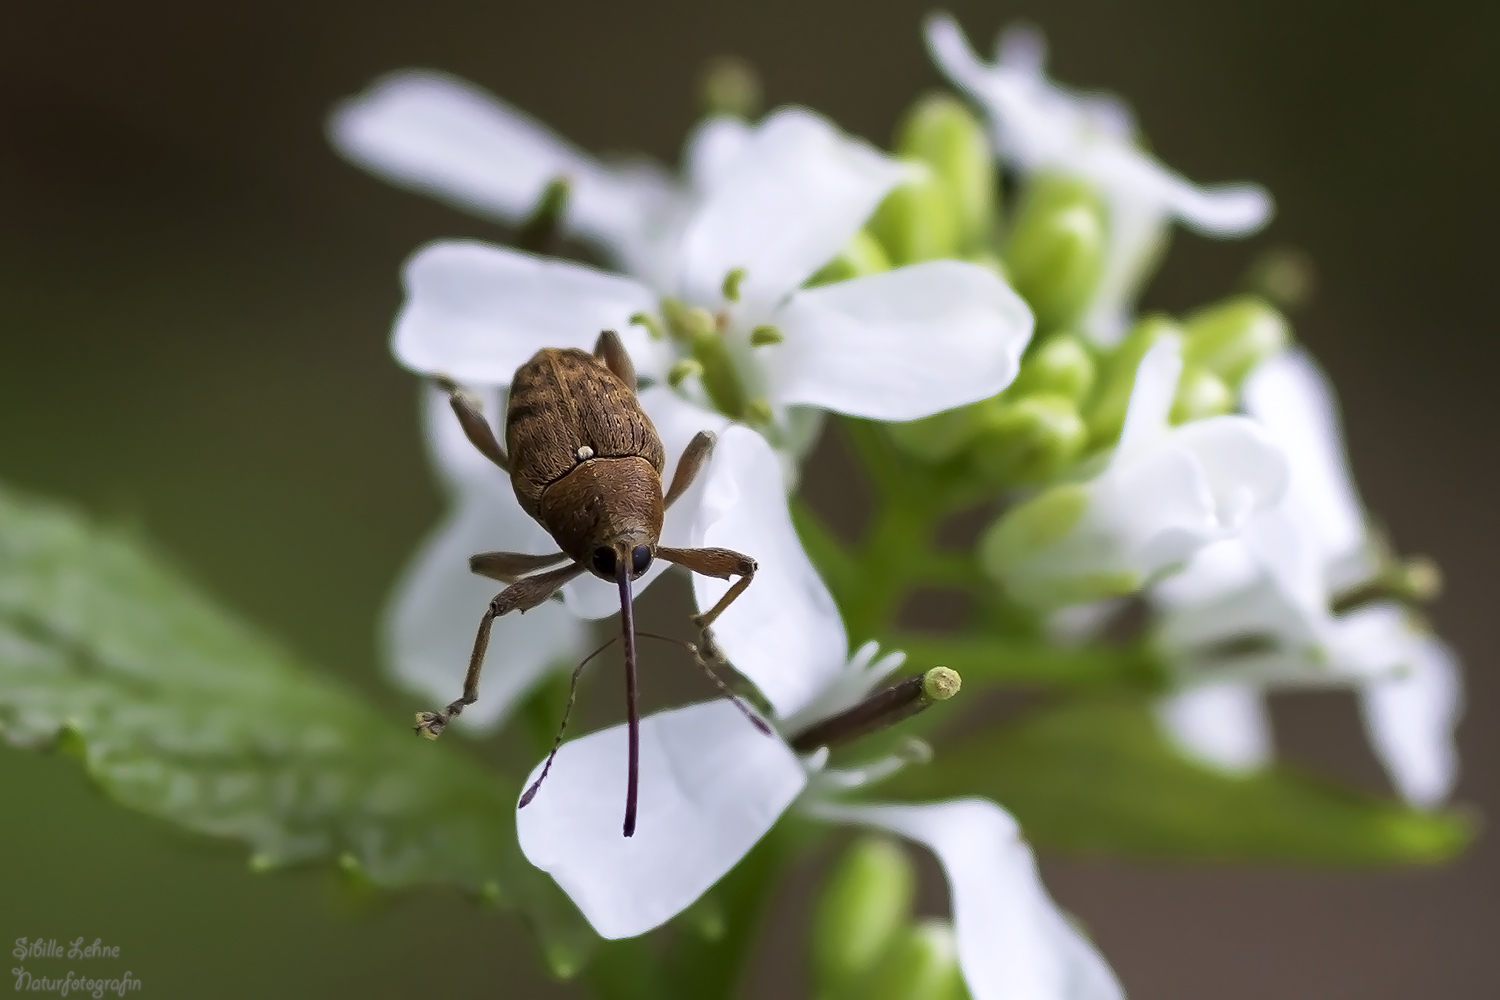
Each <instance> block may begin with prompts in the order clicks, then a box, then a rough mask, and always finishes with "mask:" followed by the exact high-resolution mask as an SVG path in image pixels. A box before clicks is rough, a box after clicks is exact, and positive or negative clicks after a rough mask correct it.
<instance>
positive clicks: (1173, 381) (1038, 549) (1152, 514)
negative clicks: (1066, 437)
mask: <svg viewBox="0 0 1500 1000" xmlns="http://www.w3.org/2000/svg"><path fill="white" fill-rule="evenodd" d="M1181 371H1182V360H1181V356H1180V343H1179V339H1178V338H1177V337H1176V336H1166V337H1163V338H1162V339H1161V340H1159V341H1158V342H1157V343H1156V344H1155V345H1153V346H1152V348H1151V349H1150V350H1149V351H1147V352H1146V354H1145V356H1144V357H1143V358H1142V359H1141V362H1140V365H1139V366H1138V367H1137V369H1136V375H1135V384H1134V386H1133V387H1132V388H1131V393H1130V404H1129V407H1128V409H1127V411H1126V416H1125V425H1124V428H1123V429H1122V431H1121V432H1120V441H1119V444H1118V446H1117V447H1116V448H1115V450H1114V453H1113V454H1112V455H1110V456H1109V458H1108V460H1107V462H1106V463H1105V464H1104V466H1103V468H1102V469H1101V470H1099V471H1098V472H1097V474H1095V475H1094V476H1092V478H1089V479H1087V480H1084V481H1082V482H1078V483H1069V484H1065V485H1062V486H1056V487H1053V488H1051V489H1049V490H1047V491H1045V492H1044V493H1042V494H1041V495H1040V496H1037V497H1034V498H1032V499H1031V500H1028V501H1026V502H1024V503H1022V504H1020V505H1018V506H1017V507H1015V508H1013V509H1012V510H1011V511H1009V512H1007V514H1006V515H1005V516H1004V517H1002V518H1001V519H1000V520H999V521H998V522H996V524H995V526H994V527H993V528H992V529H991V530H990V531H989V532H988V533H987V534H986V536H985V537H984V539H983V540H982V542H981V546H982V550H981V557H982V559H983V561H984V565H985V568H986V569H987V570H988V571H989V572H990V573H991V574H992V575H994V576H995V577H996V578H998V579H999V580H1000V581H1001V582H1002V583H1003V584H1004V585H1005V587H1006V588H1007V589H1008V590H1009V591H1010V592H1011V593H1012V594H1013V595H1014V596H1015V597H1016V598H1017V599H1019V600H1022V601H1024V602H1027V603H1030V604H1033V605H1037V606H1040V607H1048V608H1050V607H1057V606H1061V605H1066V604H1077V603H1082V602H1084V601H1093V600H1098V599H1100V598H1104V597H1109V596H1113V595H1118V594H1125V593H1130V592H1132V591H1135V590H1138V589H1139V588H1141V587H1142V586H1144V585H1145V584H1147V583H1149V582H1150V581H1152V580H1153V579H1155V578H1157V577H1159V576H1160V575H1162V574H1163V573H1165V572H1166V571H1168V570H1170V569H1173V568H1176V567H1179V566H1181V565H1182V564H1184V563H1186V562H1187V560H1188V559H1189V558H1191V557H1192V556H1193V554H1194V553H1196V552H1197V551H1198V550H1199V549H1201V548H1202V547H1203V546H1205V545H1207V544H1209V543H1210V542H1213V541H1216V540H1218V539H1220V538H1224V537H1226V536H1228V535H1230V534H1231V533H1233V532H1235V531H1237V530H1238V529H1239V528H1240V527H1241V526H1242V525H1244V524H1245V523H1246V522H1247V521H1248V520H1249V519H1250V517H1251V516H1252V515H1253V514H1255V513H1256V512H1258V511H1261V510H1264V509H1266V508H1267V507H1269V506H1271V505H1272V504H1274V503H1276V502H1277V501H1278V500H1279V499H1280V498H1281V494H1282V491H1283V490H1284V489H1285V486H1286V479H1287V466H1286V460H1285V458H1284V457H1283V456H1282V454H1281V451H1280V449H1279V448H1278V447H1277V446H1276V445H1275V444H1274V443H1273V442H1272V440H1271V439H1270V437H1269V436H1268V435H1267V433H1266V432H1265V430H1264V429H1263V428H1262V427H1260V425H1258V424H1256V423H1255V422H1254V421H1252V420H1249V419H1247V418H1245V417H1241V416H1219V417H1210V418H1208V419H1205V420H1195V421H1192V422H1190V423H1188V424H1184V425H1182V426H1180V427H1172V426H1171V425H1170V424H1169V422H1168V414H1169V413H1170V411H1171V409H1172V400H1173V395H1174V393H1175V392H1176V387H1177V380H1178V376H1179V374H1180V373H1181Z"/></svg>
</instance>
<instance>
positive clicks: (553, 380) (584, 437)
mask: <svg viewBox="0 0 1500 1000" xmlns="http://www.w3.org/2000/svg"><path fill="white" fill-rule="evenodd" d="M505 445H506V450H507V452H508V453H509V455H510V465H511V473H510V480H511V485H512V486H513V487H514V488H515V491H516V499H517V500H519V501H520V503H521V509H522V510H524V511H526V513H528V514H530V515H531V516H532V517H533V518H535V519H536V521H537V523H538V524H540V525H541V526H542V527H543V528H545V529H547V533H548V534H550V535H551V536H552V538H553V540H554V541H556V542H557V545H558V547H559V548H560V549H562V550H563V552H565V553H566V554H567V555H568V556H570V557H571V558H573V559H575V560H577V561H578V562H580V563H582V564H583V565H584V566H587V567H588V568H589V570H590V571H591V572H593V573H594V575H595V576H598V577H601V578H602V579H605V580H608V581H610V582H612V583H613V582H614V581H615V579H616V577H615V567H616V566H617V565H619V562H620V560H625V561H626V562H627V563H628V564H629V565H630V566H631V576H632V578H634V577H638V576H640V575H641V574H642V573H644V572H645V571H646V569H647V568H648V567H649V566H650V565H651V560H652V558H653V557H654V556H655V554H656V545H657V542H658V540H659V539H660V538H661V525H662V517H663V510H662V488H661V476H662V469H663V467H664V466H665V464H666V455H665V452H664V451H663V449H662V444H661V438H659V437H658V436H657V434H656V428H655V427H654V426H653V425H652V423H651V418H650V417H648V416H646V412H645V411H644V410H642V409H641V404H640V402H639V401H638V400H637V399H636V396H635V392H634V391H633V390H632V389H631V388H630V386H628V385H626V384H625V383H624V382H622V381H621V380H620V379H619V378H617V377H616V376H615V374H614V372H612V371H610V370H609V368H608V367H606V366H605V364H604V362H602V361H600V360H599V359H597V358H595V357H594V356H593V355H592V354H589V353H587V352H586V351H580V350H577V349H576V348H568V349H566V350H562V349H558V348H551V347H548V348H543V349H542V350H540V351H538V352H537V353H536V354H535V356H533V357H532V359H531V360H530V361H528V362H526V363H525V364H524V365H522V366H521V367H520V368H519V369H517V370H516V377H515V379H514V380H513V381H512V382H511V387H510V405H509V408H508V410H507V411H506V419H505Z"/></svg>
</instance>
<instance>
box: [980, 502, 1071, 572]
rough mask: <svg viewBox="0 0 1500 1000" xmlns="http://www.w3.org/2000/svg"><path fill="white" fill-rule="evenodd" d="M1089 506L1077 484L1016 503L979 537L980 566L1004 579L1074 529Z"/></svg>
mask: <svg viewBox="0 0 1500 1000" xmlns="http://www.w3.org/2000/svg"><path fill="white" fill-rule="evenodd" d="M1088 505H1089V494H1088V491H1087V490H1086V489H1084V488H1083V487H1082V486H1079V485H1077V484H1074V483H1068V484H1066V485H1063V486H1054V487H1053V488H1052V489H1050V490H1046V491H1044V492H1042V493H1040V494H1038V495H1036V496H1034V497H1032V498H1031V499H1030V500H1027V501H1026V502H1024V503H1019V504H1017V505H1016V506H1014V507H1012V508H1011V509H1010V510H1008V511H1006V512H1005V513H1004V514H1002V515H1001V516H1000V519H999V520H998V521H996V522H995V523H994V524H992V525H990V527H989V529H988V530H986V531H985V533H984V535H983V536H981V537H980V539H979V563H980V565H981V566H982V567H984V571H985V572H986V573H988V574H989V575H990V576H992V577H994V578H995V579H997V580H1003V579H1004V578H1005V575H1006V573H1007V572H1008V571H1009V570H1010V568H1011V567H1012V566H1014V565H1016V564H1017V563H1019V562H1021V561H1023V560H1025V559H1026V558H1028V557H1030V556H1032V555H1035V554H1036V553H1038V552H1040V551H1041V550H1042V549H1045V548H1046V547H1047V546H1049V545H1051V544H1052V543H1053V542H1056V541H1058V540H1059V539H1061V538H1062V537H1063V536H1064V535H1066V534H1067V533H1068V532H1069V531H1071V530H1073V526H1074V525H1076V524H1077V523H1078V521H1079V519H1080V518H1082V517H1083V514H1084V511H1086V510H1087V509H1088Z"/></svg>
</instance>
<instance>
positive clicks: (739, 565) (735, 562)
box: [656, 546, 755, 660]
mask: <svg viewBox="0 0 1500 1000" xmlns="http://www.w3.org/2000/svg"><path fill="white" fill-rule="evenodd" d="M656 558H658V559H665V560H666V561H667V562H669V563H676V564H677V565H678V566H681V567H683V568H684V569H689V570H692V571H693V572H694V573H702V574H703V575H704V576H712V577H717V578H718V579H720V580H728V579H729V578H730V577H733V576H737V577H739V579H738V580H736V581H735V582H734V586H732V587H730V588H729V590H728V591H726V592H725V594H724V596H723V597H721V598H719V603H717V604H715V605H714V606H713V607H711V608H709V609H708V610H707V611H705V612H704V613H703V614H701V615H694V616H693V624H694V625H697V626H698V628H699V630H700V632H701V637H700V639H699V642H698V645H699V648H700V649H701V650H702V651H703V655H704V656H705V657H707V658H709V659H711V660H723V659H724V657H723V655H722V654H721V653H720V652H719V649H718V647H717V646H716V645H715V644H714V638H713V632H712V631H710V628H709V626H711V625H713V623H714V622H715V621H716V620H717V619H718V617H719V616H720V615H721V614H723V613H724V609H725V608H727V607H729V606H730V605H731V604H733V603H734V601H735V598H737V597H739V596H740V595H741V594H743V593H744V592H745V588H746V587H748V586H750V581H751V580H753V579H755V560H754V559H751V558H750V557H749V556H747V555H743V554H741V553H739V552H736V551H734V550H733V549H712V548H705V549H673V548H667V547H665V546H658V547H657V550H656Z"/></svg>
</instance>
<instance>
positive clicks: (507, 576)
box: [469, 552, 568, 583]
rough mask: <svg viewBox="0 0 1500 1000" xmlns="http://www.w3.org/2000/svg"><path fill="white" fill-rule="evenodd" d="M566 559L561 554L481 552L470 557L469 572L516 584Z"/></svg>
mask: <svg viewBox="0 0 1500 1000" xmlns="http://www.w3.org/2000/svg"><path fill="white" fill-rule="evenodd" d="M566 558H568V557H567V556H565V555H564V554H563V553H561V552H553V553H550V554H548V555H545V556H534V555H528V554H526V553H524V552H480V553H477V554H476V555H472V556H470V557H469V572H470V573H475V574H478V575H479V576H487V577H489V578H490V579H491V580H499V581H500V582H501V583H515V582H516V581H517V580H520V579H521V578H522V577H526V576H530V575H531V574H532V573H535V572H536V571H537V570H542V569H546V568H548V567H549V566H556V565H557V564H558V563H560V562H562V561H563V560H564V559H566Z"/></svg>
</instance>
